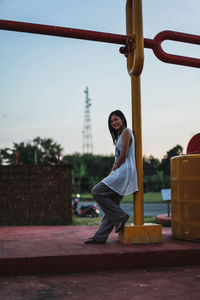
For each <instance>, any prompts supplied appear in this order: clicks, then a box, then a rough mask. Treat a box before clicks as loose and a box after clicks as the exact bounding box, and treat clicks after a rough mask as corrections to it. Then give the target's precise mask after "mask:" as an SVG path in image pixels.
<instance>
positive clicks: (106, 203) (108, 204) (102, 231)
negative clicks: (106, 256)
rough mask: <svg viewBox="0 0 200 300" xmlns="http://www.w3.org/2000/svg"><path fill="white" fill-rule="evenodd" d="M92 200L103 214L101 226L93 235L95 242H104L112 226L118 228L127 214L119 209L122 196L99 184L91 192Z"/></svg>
mask: <svg viewBox="0 0 200 300" xmlns="http://www.w3.org/2000/svg"><path fill="white" fill-rule="evenodd" d="M91 193H92V195H93V197H94V199H95V200H96V202H97V203H98V204H99V206H100V207H101V209H102V210H103V212H104V213H105V216H104V218H103V219H102V222H101V225H100V227H99V229H98V230H97V232H96V233H95V235H94V237H93V238H94V239H95V240H97V241H106V240H107V238H108V235H109V234H110V232H111V231H112V229H113V227H114V226H118V225H119V223H120V222H121V220H123V219H124V218H125V217H127V214H126V213H125V212H124V211H123V210H122V209H121V208H120V207H119V205H120V201H121V200H122V198H123V196H121V195H119V194H118V193H116V192H114V191H113V190H112V189H110V188H109V187H108V186H106V185H105V184H104V183H102V182H99V183H98V184H97V185H95V187H94V188H93V189H92V191H91Z"/></svg>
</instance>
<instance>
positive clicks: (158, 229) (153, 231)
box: [119, 0, 162, 244]
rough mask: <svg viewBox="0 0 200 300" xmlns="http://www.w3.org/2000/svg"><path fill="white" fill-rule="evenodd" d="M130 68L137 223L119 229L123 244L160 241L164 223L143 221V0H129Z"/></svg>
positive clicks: (127, 9)
mask: <svg viewBox="0 0 200 300" xmlns="http://www.w3.org/2000/svg"><path fill="white" fill-rule="evenodd" d="M126 34H127V53H126V56H127V69H128V73H129V75H130V76H131V89H132V122H133V123H132V127H133V131H134V135H135V148H136V151H135V152H136V167H137V174H138V185H139V191H138V192H136V193H135V194H134V225H126V226H125V227H124V231H123V232H120V233H119V240H120V242H122V243H124V244H141V243H161V242H162V226H161V225H156V224H145V225H144V201H143V153H142V118H141V88H140V74H141V73H142V69H143V63H144V39H143V26H142V0H127V2H126Z"/></svg>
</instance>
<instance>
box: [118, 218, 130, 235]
mask: <svg viewBox="0 0 200 300" xmlns="http://www.w3.org/2000/svg"><path fill="white" fill-rule="evenodd" d="M128 219H129V215H127V216H126V217H125V218H124V219H123V220H122V221H121V222H120V223H119V225H118V226H116V229H115V232H116V233H118V232H120V231H123V230H124V225H125V224H126V222H127V221H128Z"/></svg>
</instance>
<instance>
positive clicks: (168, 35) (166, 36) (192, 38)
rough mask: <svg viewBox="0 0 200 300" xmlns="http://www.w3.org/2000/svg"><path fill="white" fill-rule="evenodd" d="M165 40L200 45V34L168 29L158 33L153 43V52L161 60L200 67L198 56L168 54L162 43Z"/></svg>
mask: <svg viewBox="0 0 200 300" xmlns="http://www.w3.org/2000/svg"><path fill="white" fill-rule="evenodd" d="M165 40H172V41H178V42H184V43H190V44H197V45H200V36H198V35H193V34H187V33H182V32H175V31H169V30H168V31H162V32H160V33H158V34H157V35H156V36H155V38H154V43H152V49H153V52H154V54H155V56H156V57H157V58H158V59H160V60H161V61H163V62H166V63H170V64H176V65H182V66H189V67H194V68H200V59H198V58H192V57H186V56H180V55H174V54H168V53H166V52H164V50H163V49H162V47H161V43H162V42H163V41H165Z"/></svg>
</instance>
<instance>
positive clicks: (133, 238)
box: [118, 223, 162, 244]
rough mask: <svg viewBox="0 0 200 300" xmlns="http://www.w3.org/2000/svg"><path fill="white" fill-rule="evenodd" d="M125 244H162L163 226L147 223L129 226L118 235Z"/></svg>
mask: <svg viewBox="0 0 200 300" xmlns="http://www.w3.org/2000/svg"><path fill="white" fill-rule="evenodd" d="M118 237H119V241H120V242H121V243H123V244H153V243H162V225H158V224H153V223H145V224H144V225H134V224H129V225H125V226H124V231H121V232H119V234H118Z"/></svg>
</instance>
